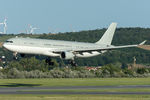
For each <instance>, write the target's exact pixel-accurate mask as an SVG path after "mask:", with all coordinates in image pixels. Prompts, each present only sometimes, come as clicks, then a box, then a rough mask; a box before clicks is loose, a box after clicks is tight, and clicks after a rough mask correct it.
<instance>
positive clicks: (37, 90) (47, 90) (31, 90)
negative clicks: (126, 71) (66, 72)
mask: <svg viewBox="0 0 150 100" xmlns="http://www.w3.org/2000/svg"><path fill="white" fill-rule="evenodd" d="M117 88H122V89H130V88H150V85H126V86H123V85H120V86H68V87H66V86H65V87H63V86H62V87H1V88H0V94H39V95H40V94H42V95H44V94H45V95H53V94H62V95H71V94H94V95H98V94H99V95H100V94H106V95H107V94H109V95H121V94H122V95H123V94H127V95H135V94H136V95H150V92H70V91H69V92H67V91H65V92H64V91H62V92H61V91H51V90H71V89H73V90H81V89H84V90H85V89H117Z"/></svg>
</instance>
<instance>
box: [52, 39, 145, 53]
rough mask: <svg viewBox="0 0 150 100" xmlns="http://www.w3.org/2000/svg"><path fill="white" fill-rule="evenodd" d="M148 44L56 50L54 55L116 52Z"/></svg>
mask: <svg viewBox="0 0 150 100" xmlns="http://www.w3.org/2000/svg"><path fill="white" fill-rule="evenodd" d="M145 42H146V40H145V41H143V42H142V43H140V44H136V45H124V46H113V45H108V46H106V47H97V48H86V49H67V50H66V49H65V48H64V49H63V48H62V49H59V50H54V51H53V52H54V53H61V52H64V51H67V52H92V51H104V50H114V49H121V48H130V47H138V46H140V45H143V44H144V43H145Z"/></svg>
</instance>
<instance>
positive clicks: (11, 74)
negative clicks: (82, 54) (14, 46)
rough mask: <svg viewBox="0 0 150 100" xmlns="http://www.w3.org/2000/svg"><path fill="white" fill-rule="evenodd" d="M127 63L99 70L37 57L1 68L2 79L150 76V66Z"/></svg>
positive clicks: (107, 66)
mask: <svg viewBox="0 0 150 100" xmlns="http://www.w3.org/2000/svg"><path fill="white" fill-rule="evenodd" d="M130 66H132V67H131V68H130V69H129V65H127V64H125V63H119V62H118V63H112V64H107V65H104V66H101V67H100V68H97V70H88V69H87V67H81V66H77V67H69V66H68V67H66V66H64V67H62V66H61V67H60V66H59V64H58V63H57V62H56V61H54V66H50V65H48V64H46V63H45V62H44V61H43V60H38V59H36V58H35V57H32V58H24V59H21V60H20V61H15V62H14V61H12V62H10V63H9V64H8V66H7V67H5V68H4V69H0V78H1V79H7V78H8V79H11V78H106V77H150V68H149V67H147V68H145V67H133V65H130Z"/></svg>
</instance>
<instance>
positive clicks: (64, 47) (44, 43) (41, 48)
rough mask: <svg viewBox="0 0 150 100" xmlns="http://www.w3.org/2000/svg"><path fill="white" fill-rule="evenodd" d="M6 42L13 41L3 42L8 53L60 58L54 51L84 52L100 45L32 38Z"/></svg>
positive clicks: (84, 55)
mask: <svg viewBox="0 0 150 100" xmlns="http://www.w3.org/2000/svg"><path fill="white" fill-rule="evenodd" d="M7 41H13V43H9V42H8V43H7V42H5V43H4V44H3V46H4V47H5V48H7V49H8V50H10V51H13V52H18V53H23V54H38V55H46V56H60V53H54V52H55V51H56V52H57V51H62V52H63V51H76V50H86V49H90V48H92V49H93V48H95V49H96V48H98V47H100V45H97V44H94V43H84V42H72V41H61V40H47V39H32V38H12V39H8V40H7ZM99 54H101V53H99V52H98V51H92V52H90V53H89V52H82V54H79V53H77V54H75V56H76V57H92V56H97V55H99Z"/></svg>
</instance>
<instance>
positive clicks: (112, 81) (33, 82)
mask: <svg viewBox="0 0 150 100" xmlns="http://www.w3.org/2000/svg"><path fill="white" fill-rule="evenodd" d="M117 85H150V78H83V79H82V78H79V79H78V78H75V79H72V78H70V79H0V87H23V86H29V87H31V86H32V87H34V86H51V87H54V86H117Z"/></svg>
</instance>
